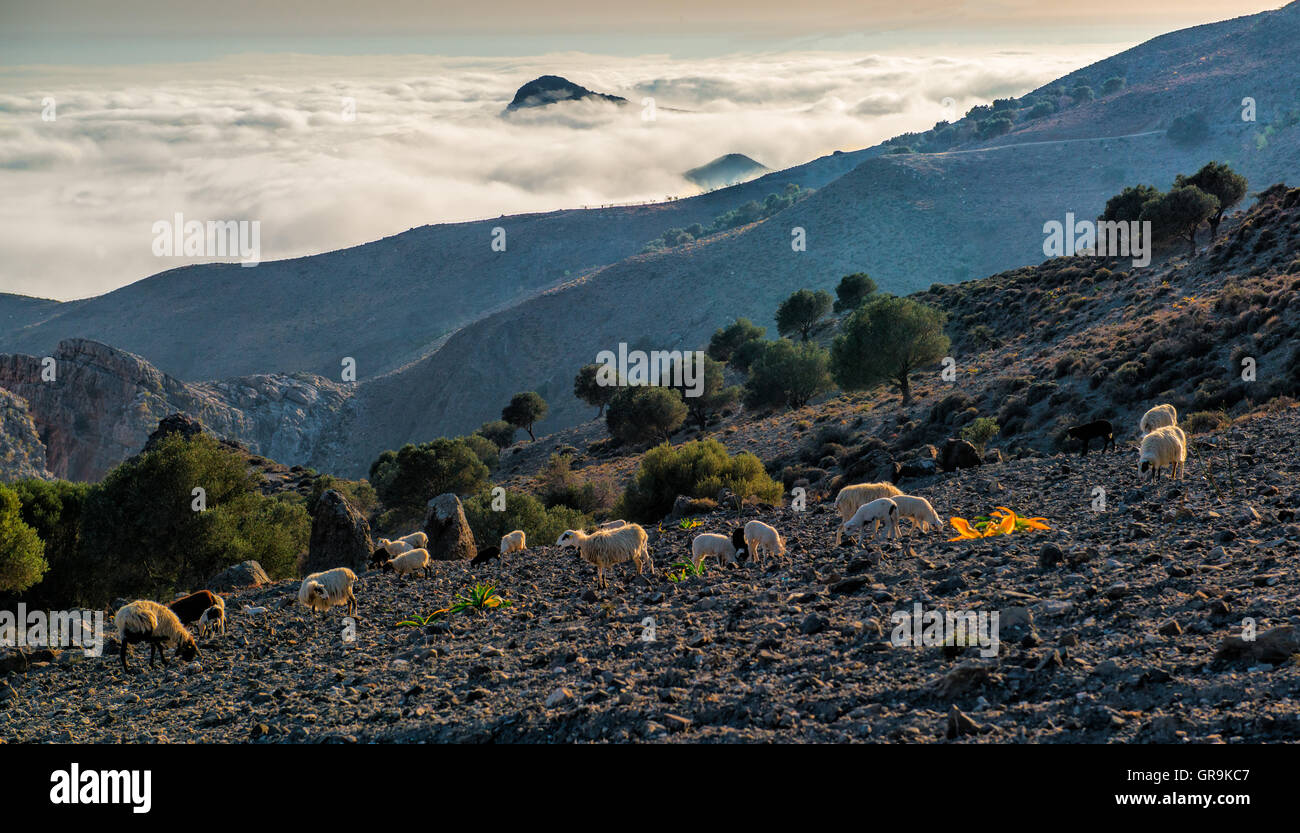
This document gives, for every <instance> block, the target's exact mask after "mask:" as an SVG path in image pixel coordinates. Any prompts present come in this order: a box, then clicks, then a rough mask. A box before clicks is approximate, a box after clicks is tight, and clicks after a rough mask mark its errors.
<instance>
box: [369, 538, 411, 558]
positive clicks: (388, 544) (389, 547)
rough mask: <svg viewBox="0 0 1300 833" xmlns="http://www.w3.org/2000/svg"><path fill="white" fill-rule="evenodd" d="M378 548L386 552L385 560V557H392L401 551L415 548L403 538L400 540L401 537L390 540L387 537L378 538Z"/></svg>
mask: <svg viewBox="0 0 1300 833" xmlns="http://www.w3.org/2000/svg"><path fill="white" fill-rule="evenodd" d="M379 548H380V549H381V550H383V551H384V552H386V553H388V555H387V557H386V559H385V560H387V558H392V557H394V556H398V555H401V554H402V553H404V552H406V551H407V550H413V549H415V547H414V546H413V545H412V544H410V543H409V542H407V541H404V540H402V539H400V538H399V539H398V540H396V541H390V540H388V539H387V538H380V539H379ZM372 558H373V556H372Z"/></svg>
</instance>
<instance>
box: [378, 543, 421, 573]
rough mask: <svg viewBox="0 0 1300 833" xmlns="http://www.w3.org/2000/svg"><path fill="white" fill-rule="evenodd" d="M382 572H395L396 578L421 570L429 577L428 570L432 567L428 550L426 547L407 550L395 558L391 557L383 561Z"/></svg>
mask: <svg viewBox="0 0 1300 833" xmlns="http://www.w3.org/2000/svg"><path fill="white" fill-rule="evenodd" d="M383 569H384V572H385V573H387V572H390V571H392V572H396V573H397V576H398V578H401V577H402V576H406V575H411V574H414V573H419V572H421V571H423V573H424V577H425V578H428V577H429V570H430V569H432V563H431V562H430V561H429V551H428V550H426V549H423V548H421V549H418V550H407V551H406V552H404V553H402V554H401V555H399V556H397V557H396V558H391V559H389V560H388V561H385V562H384V568H383Z"/></svg>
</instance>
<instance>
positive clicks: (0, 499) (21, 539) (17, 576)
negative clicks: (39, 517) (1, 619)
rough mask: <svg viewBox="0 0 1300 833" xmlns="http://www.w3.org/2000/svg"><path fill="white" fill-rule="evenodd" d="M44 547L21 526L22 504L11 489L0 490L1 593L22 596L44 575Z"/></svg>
mask: <svg viewBox="0 0 1300 833" xmlns="http://www.w3.org/2000/svg"><path fill="white" fill-rule="evenodd" d="M48 568H49V564H47V563H46V561H45V543H44V542H43V541H41V538H40V536H39V535H37V534H36V530H34V529H32V528H31V527H30V526H28V525H27V524H25V523H23V519H22V503H21V501H19V500H18V493H17V492H15V491H14V490H13V489H10V488H8V487H5V486H0V593H12V592H21V591H23V590H26V589H27V588H29V587H31V586H32V585H33V584H36V583H37V582H38V581H40V580H41V576H43V575H45V571H46V570H47V569H48Z"/></svg>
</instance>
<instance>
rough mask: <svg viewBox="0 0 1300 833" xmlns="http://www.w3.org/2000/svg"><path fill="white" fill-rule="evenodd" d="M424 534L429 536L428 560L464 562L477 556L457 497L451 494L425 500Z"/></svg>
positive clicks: (472, 534) (471, 535) (463, 511)
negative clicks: (426, 509)
mask: <svg viewBox="0 0 1300 833" xmlns="http://www.w3.org/2000/svg"><path fill="white" fill-rule="evenodd" d="M424 534H425V535H428V536H429V546H428V550H429V557H430V558H431V559H433V560H434V561H468V560H469V559H471V558H473V557H474V556H475V555H477V554H478V548H477V547H475V545H474V533H473V532H471V531H470V528H469V521H467V520H465V510H464V508H463V507H462V506H461V505H460V498H458V497H456V496H455V495H453V494H451V493H447V494H445V495H438V496H437V497H436V498H434V499H433V500H431V501H429V508H428V511H426V512H425V515H424Z"/></svg>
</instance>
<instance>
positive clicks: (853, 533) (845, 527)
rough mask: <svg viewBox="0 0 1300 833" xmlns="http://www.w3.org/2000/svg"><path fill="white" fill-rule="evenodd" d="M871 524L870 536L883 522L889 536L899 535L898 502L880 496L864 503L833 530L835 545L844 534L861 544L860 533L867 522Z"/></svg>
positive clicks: (872, 535) (874, 533)
mask: <svg viewBox="0 0 1300 833" xmlns="http://www.w3.org/2000/svg"><path fill="white" fill-rule="evenodd" d="M868 523H869V524H871V537H872V538H875V537H876V534H877V533H878V532H879V531H880V527H881V525H882V524H883V525H884V527H885V532H886V534H887V536H888V537H890V538H897V537H898V536H899V534H900V533H899V529H898V504H897V503H894V500H893V498H887V497H881V498H876V499H875V500H873V501H871V502H870V503H864V504H863V505H862V506H859V507H858V510H857V511H856V512H854V513H853V517H851V518H849V519H848V520H847V521H845V522H844V523H842V524H840V525H839V528H838V529H836V530H835V546H837V547H838V546H839V545H840V541H841V540H843V537H842V536H844V535H846V534H847V535H848V536H850V537H851V538H854V539H855V540H857V542H858V545H859V546H861V544H862V533H863V531H864V529H865V528H866V525H867V524H868Z"/></svg>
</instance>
